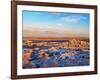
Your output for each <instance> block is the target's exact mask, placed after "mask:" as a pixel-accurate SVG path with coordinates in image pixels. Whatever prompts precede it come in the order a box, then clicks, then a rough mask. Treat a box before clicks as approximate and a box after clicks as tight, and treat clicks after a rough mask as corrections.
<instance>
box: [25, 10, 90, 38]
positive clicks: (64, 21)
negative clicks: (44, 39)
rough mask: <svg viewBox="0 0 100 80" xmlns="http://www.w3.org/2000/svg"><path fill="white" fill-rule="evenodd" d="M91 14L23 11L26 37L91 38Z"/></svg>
mask: <svg viewBox="0 0 100 80" xmlns="http://www.w3.org/2000/svg"><path fill="white" fill-rule="evenodd" d="M89 18H90V16H89V14H86V13H69V12H44V11H23V31H24V32H23V33H24V36H40V35H41V36H64V37H65V36H82V37H83V36H84V37H87V36H89Z"/></svg>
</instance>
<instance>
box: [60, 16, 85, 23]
mask: <svg viewBox="0 0 100 80" xmlns="http://www.w3.org/2000/svg"><path fill="white" fill-rule="evenodd" d="M86 19H87V17H85V16H82V15H74V14H71V15H66V16H64V17H61V18H60V20H61V21H64V22H70V23H77V22H79V21H82V20H86Z"/></svg>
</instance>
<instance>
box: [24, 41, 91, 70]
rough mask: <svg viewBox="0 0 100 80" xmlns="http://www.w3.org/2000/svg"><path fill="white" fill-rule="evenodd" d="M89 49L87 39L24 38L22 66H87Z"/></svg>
mask: <svg viewBox="0 0 100 80" xmlns="http://www.w3.org/2000/svg"><path fill="white" fill-rule="evenodd" d="M89 50H90V49H89V41H87V40H78V39H68V40H61V41H60V40H55V41H52V40H46V41H43V40H24V41H23V68H24V69H26V68H48V67H68V66H88V65H89V64H90V63H89V56H90V54H89V53H90V51H89Z"/></svg>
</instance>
